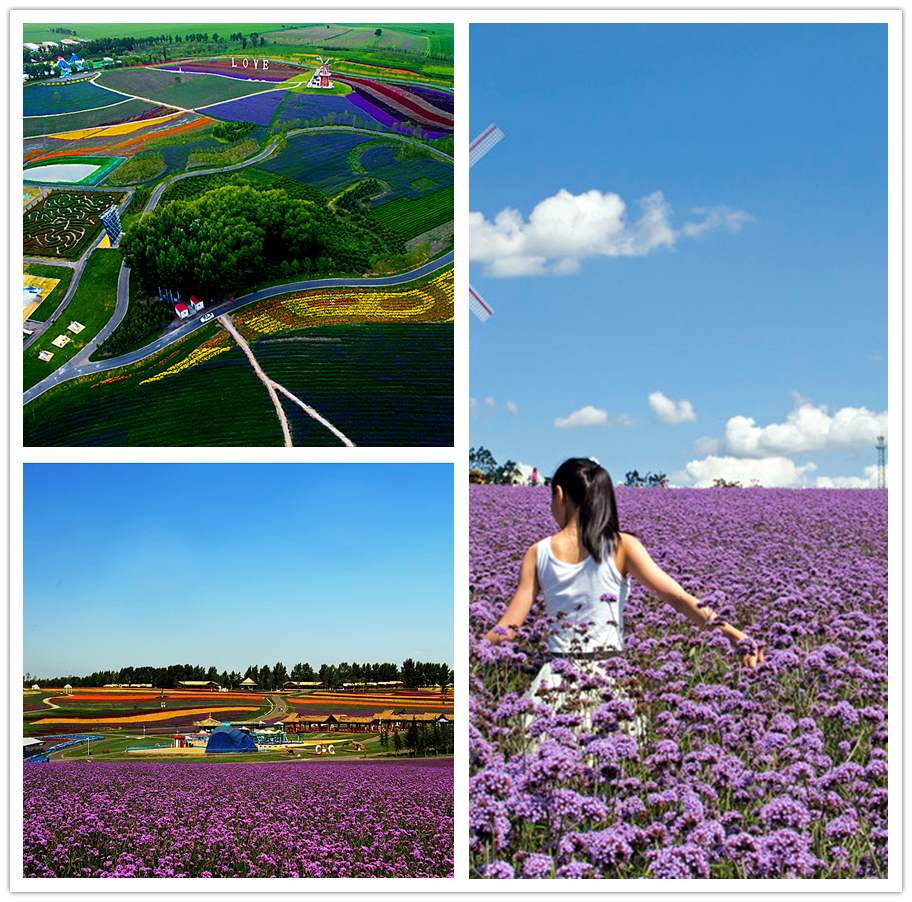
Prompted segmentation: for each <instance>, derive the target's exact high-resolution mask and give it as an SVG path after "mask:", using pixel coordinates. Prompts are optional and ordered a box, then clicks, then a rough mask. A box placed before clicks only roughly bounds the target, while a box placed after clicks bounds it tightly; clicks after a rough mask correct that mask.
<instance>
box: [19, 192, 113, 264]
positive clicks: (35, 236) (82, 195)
mask: <svg viewBox="0 0 912 902" xmlns="http://www.w3.org/2000/svg"><path fill="white" fill-rule="evenodd" d="M122 199H123V195H121V194H115V193H102V192H78V191H55V192H53V193H51V194H48V195H47V197H45V198H44V200H42V201H39V202H38V203H37V204H35V206H34V207H32V208H31V209H30V210H29V211H28V212H27V213H26V214H25V216H24V218H23V224H22V232H23V235H22V237H23V252H24V254H25V256H27V257H52V258H55V259H64V260H78V259H79V258H80V257H81V256H82V254H83V253H84V252H85V250H86V248H87V247H88V245H89V244H90V243H91V242H92V239H93V238H94V237H95V236H96V235H97V234H98V232H99V230H100V229H101V222H100V220H99V218H98V216H99V214H100V213H103V212H104V211H105V210H106V209H107V208H108V207H110V206H111V204H119V203H120V201H121V200H122Z"/></svg>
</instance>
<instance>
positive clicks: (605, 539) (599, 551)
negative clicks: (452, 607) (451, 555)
mask: <svg viewBox="0 0 912 902" xmlns="http://www.w3.org/2000/svg"><path fill="white" fill-rule="evenodd" d="M551 514H552V516H553V517H554V519H555V521H556V522H557V525H558V527H559V528H560V529H559V532H557V533H556V534H555V535H553V536H550V537H548V538H546V539H542V540H541V541H540V542H537V543H536V544H535V545H533V546H532V547H531V548H529V549H528V551H526V553H525V556H524V557H523V560H522V565H521V566H520V571H519V585H518V586H517V589H516V592H515V594H514V595H513V598H512V600H511V601H510V604H509V605H508V607H507V610H506V613H505V614H504V615H503V617H501V618H500V620H499V621H498V623H497V625H496V626H495V627H494V628H493V629H492V630H491V631H490V632H488V634H487V635H486V636H485V639H487V640H488V641H489V642H492V643H499V642H505V641H509V640H512V639H513V638H515V636H516V630H517V628H519V627H520V626H522V624H523V623H524V622H525V620H526V618H527V617H528V616H529V611H530V610H531V609H532V604H533V602H534V601H535V599H536V598H537V597H538V596H539V594H541V595H542V596H543V597H544V601H545V607H546V610H547V613H548V615H549V616H554V617H556V618H558V619H559V620H561V621H562V622H563V623H564V625H565V628H564V629H563V630H558V631H557V632H555V633H554V634H552V636H551V638H550V639H549V641H548V645H549V648H550V650H551V651H552V652H553V653H554V656H555V657H569V658H582V659H589V658H592V659H597V658H600V657H606V656H610V655H612V654H620V653H621V652H623V649H624V602H625V600H626V598H627V593H628V586H629V582H628V580H629V577H631V576H632V577H634V578H635V579H637V580H639V582H640V583H642V584H643V585H644V586H645V587H646V588H647V589H648V590H649V591H650V592H652V594H653V595H655V596H657V597H658V598H660V599H662V601H664V602H666V603H667V604H668V605H670V606H671V607H672V608H674V610H676V611H677V612H678V613H679V614H683V615H684V616H685V617H687V619H688V620H690V621H691V622H692V623H693V624H694V625H696V626H698V627H701V628H706V627H707V626H709V625H710V624H711V623H712V622H713V621H714V620H715V619H716V616H717V615H716V613H715V612H714V611H713V610H712V609H711V608H709V607H707V606H701V604H700V601H699V599H697V598H695V597H694V596H693V595H690V594H689V593H687V592H685V591H684V590H683V589H682V588H681V586H680V585H678V583H677V582H675V580H674V579H672V578H671V577H670V576H669V575H668V574H667V573H665V572H664V571H663V570H662V569H661V568H660V567H659V566H658V565H657V564H656V563H655V562H654V561H653V560H652V558H651V557H650V556H649V553H648V552H647V551H646V549H645V548H644V547H643V545H642V543H641V542H640V541H639V539H637V538H636V537H635V536H632V535H630V534H629V533H622V532H621V531H620V528H619V526H618V516H617V505H616V503H615V497H614V485H613V484H612V482H611V477H610V476H609V475H608V471H607V470H605V469H604V468H603V467H601V466H599V464H598V463H597V462H596V461H593V460H589V459H586V458H571V459H570V460H567V461H565V462H564V463H563V464H561V465H560V467H558V469H557V471H556V472H555V474H554V476H553V478H552V480H551ZM603 599H604V600H603ZM720 622H721V621H720ZM583 623H586V624H587V625H588V629H586V630H585V631H581V630H580V629H578V628H579V627H581V625H582V624H583ZM719 629H720V631H721V633H722V634H723V635H724V636H725V637H726V638H727V639H728V640H729V642H731V644H732V646H733V647H736V646H738V645H739V643H743V645H742V651H743V652H744V654H743V662H744V665H745V666H746V667H756V666H757V664H759V663H762V661H763V652H762V651H761V650H760V649H759V648H757V647H756V646H755V645H754V644H753V642H752V640H749V639H748V637H747V636H746V635H745V634H744V633H743V632H741V630H739V629H737V627H735V626H733V625H732V624H730V623H722V625H721V626H720V627H719ZM560 681H561V680H560V678H559V677H558V676H557V675H556V674H554V673H553V672H552V671H551V663H550V661H549V662H548V663H546V664H545V666H544V667H543V668H542V669H541V671H540V672H539V674H538V676H537V677H536V678H535V680H534V681H533V684H532V687H531V689H530V690H529V693H528V694H529V695H530V696H533V695H534V694H535V693H536V692H537V690H538V688H539V687H540V686H541V685H542V684H543V683H544V684H547V685H549V686H551V688H556V687H557V684H559V683H560Z"/></svg>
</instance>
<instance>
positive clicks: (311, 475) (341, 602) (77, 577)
mask: <svg viewBox="0 0 912 902" xmlns="http://www.w3.org/2000/svg"><path fill="white" fill-rule="evenodd" d="M23 480H24V483H23V485H24V508H25V512H24V549H25V551H24V604H23V622H24V659H23V673H25V672H26V671H28V672H30V673H32V674H37V675H39V676H42V677H51V676H59V675H64V674H72V675H75V676H80V675H85V674H88V673H91V672H92V671H94V670H103V669H117V668H120V667H124V666H139V665H152V666H156V667H158V666H167V665H168V664H185V663H186V664H201V665H203V666H205V667H206V668H208V667H210V666H213V665H214V666H215V667H216V668H218V670H219V672H221V671H223V670H228V671H231V670H238V671H240V672H243V670H244V669H246V668H247V667H248V666H250V665H252V664H257V665H258V666H262V665H263V664H268V665H269V666H270V667H272V666H273V665H274V664H275V663H276V662H277V661H281V662H282V663H283V664H285V666H286V667H287V668H288V669H289V670H291V668H292V667H293V666H294V664H296V663H298V662H301V663H309V664H311V666H313V667H314V668H318V667H319V666H320V664H323V663H326V664H338V663H340V662H342V661H347V662H349V663H352V662H355V661H356V662H358V663H362V664H363V663H374V662H387V661H389V662H393V663H395V664H397V665H401V663H402V661H404V660H405V659H406V658H409V657H411V658H413V659H414V660H416V661H429V662H434V663H441V664H443V663H446V664H449V665H450V666H451V667H452V666H453V470H452V467H451V466H449V465H440V464H421V465H418V464H391V465H368V464H338V465H322V464H240V465H232V464H61V465H57V464H26V465H25V467H24V476H23Z"/></svg>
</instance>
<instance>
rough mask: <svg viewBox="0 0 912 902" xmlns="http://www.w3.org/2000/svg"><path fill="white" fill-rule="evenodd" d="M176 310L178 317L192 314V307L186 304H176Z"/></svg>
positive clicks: (184, 317) (181, 317)
mask: <svg viewBox="0 0 912 902" xmlns="http://www.w3.org/2000/svg"><path fill="white" fill-rule="evenodd" d="M174 312H175V313H176V314H177V316H178V319H187V317H189V316H190V308H189V307H187V305H186V304H176V305H175V306H174Z"/></svg>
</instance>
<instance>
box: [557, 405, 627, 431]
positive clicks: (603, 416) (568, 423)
mask: <svg viewBox="0 0 912 902" xmlns="http://www.w3.org/2000/svg"><path fill="white" fill-rule="evenodd" d="M632 425H633V420H632V419H630V417H629V416H627V414H626V413H622V414H621V415H620V416H617V417H609V416H608V412H607V411H605V410H599V409H598V408H597V407H593V406H592V405H591V404H588V405H586V407H582V408H580V409H579V410H574V411H573V413H571V414H570V416H568V417H557V418H556V419H555V420H554V428H555V429H589V428H590V427H591V426H632Z"/></svg>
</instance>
